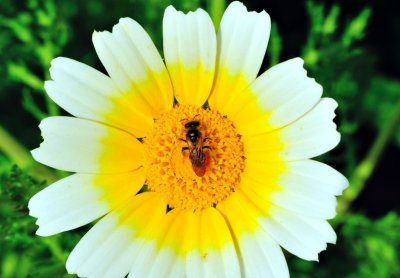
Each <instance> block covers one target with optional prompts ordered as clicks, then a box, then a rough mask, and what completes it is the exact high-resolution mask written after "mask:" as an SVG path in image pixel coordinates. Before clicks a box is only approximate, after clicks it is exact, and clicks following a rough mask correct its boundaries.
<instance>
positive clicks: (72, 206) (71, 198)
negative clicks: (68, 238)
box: [28, 175, 109, 236]
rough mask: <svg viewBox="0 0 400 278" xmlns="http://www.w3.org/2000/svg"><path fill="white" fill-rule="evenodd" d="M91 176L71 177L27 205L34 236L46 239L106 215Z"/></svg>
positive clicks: (99, 189)
mask: <svg viewBox="0 0 400 278" xmlns="http://www.w3.org/2000/svg"><path fill="white" fill-rule="evenodd" d="M91 180H92V176H91V175H72V176H69V177H67V178H64V179H62V180H60V181H58V182H56V183H54V184H52V185H50V186H49V187H47V188H45V189H43V190H42V191H40V192H39V193H38V194H36V195H35V196H33V197H32V199H31V200H30V201H29V205H28V207H29V214H30V215H32V216H35V217H37V218H38V221H37V222H36V223H37V224H38V225H39V226H40V227H39V230H38V231H37V232H36V233H37V234H38V235H41V236H49V235H53V234H56V233H59V232H63V231H67V230H71V229H74V228H77V227H80V226H83V225H85V224H87V223H89V222H91V221H93V220H95V219H97V218H99V217H101V216H102V215H104V214H105V213H107V211H108V210H109V206H108V204H107V202H104V201H100V200H99V197H100V196H101V195H102V190H101V188H96V187H94V186H92V185H91Z"/></svg>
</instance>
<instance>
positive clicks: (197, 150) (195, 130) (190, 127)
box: [182, 120, 211, 177]
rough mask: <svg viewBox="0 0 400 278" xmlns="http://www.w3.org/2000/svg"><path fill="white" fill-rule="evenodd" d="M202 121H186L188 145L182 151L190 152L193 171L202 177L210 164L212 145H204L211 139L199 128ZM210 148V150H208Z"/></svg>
mask: <svg viewBox="0 0 400 278" xmlns="http://www.w3.org/2000/svg"><path fill="white" fill-rule="evenodd" d="M199 127H200V121H195V120H193V121H189V122H187V123H185V129H186V140H183V139H182V140H183V141H185V142H186V143H187V145H188V146H187V147H183V148H182V152H186V151H188V152H189V159H190V162H191V163H192V167H193V171H194V172H195V173H196V175H197V176H199V177H202V176H204V174H205V173H206V168H207V167H208V165H209V164H210V160H211V159H210V152H209V151H210V150H211V147H210V146H207V145H204V143H205V142H206V141H207V140H208V139H209V138H208V137H205V138H203V134H202V132H201V131H200V130H199ZM206 150H208V151H206Z"/></svg>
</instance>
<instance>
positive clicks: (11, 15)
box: [0, 0, 400, 278]
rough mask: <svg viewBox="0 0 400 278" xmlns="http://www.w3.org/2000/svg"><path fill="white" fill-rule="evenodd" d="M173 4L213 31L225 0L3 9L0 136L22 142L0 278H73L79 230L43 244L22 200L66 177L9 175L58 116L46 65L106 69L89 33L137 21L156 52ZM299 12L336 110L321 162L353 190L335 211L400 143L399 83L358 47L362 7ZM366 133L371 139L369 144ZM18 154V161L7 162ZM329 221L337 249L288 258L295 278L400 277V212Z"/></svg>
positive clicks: (48, 2)
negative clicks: (208, 22) (57, 61)
mask: <svg viewBox="0 0 400 278" xmlns="http://www.w3.org/2000/svg"><path fill="white" fill-rule="evenodd" d="M170 4H173V5H174V6H175V7H176V8H177V9H179V10H183V11H189V10H195V9H196V8H197V7H199V6H201V7H203V8H206V9H208V11H209V12H210V14H211V16H212V18H213V21H214V24H215V25H216V26H217V25H218V22H219V18H220V17H221V15H222V11H223V9H224V6H225V1H223V0H209V1H200V0H164V1H156V0H118V1H98V0H87V1H78V0H69V1H61V0H41V1H39V0H27V1H13V0H2V1H1V2H0V12H1V13H0V28H1V30H2V32H0V61H1V64H2V67H0V78H1V80H2V82H1V83H0V101H1V107H0V111H1V112H2V113H0V131H2V130H3V128H2V127H4V128H5V129H4V130H8V131H9V133H10V134H14V135H15V137H16V138H18V140H15V142H14V146H16V147H15V148H14V147H10V145H9V144H8V145H5V144H4V142H5V140H3V141H2V140H1V138H0V225H1V226H0V247H1V252H0V266H1V270H0V277H2V278H3V277H4V278H8V277H68V275H66V271H65V260H66V258H67V256H68V254H69V252H70V250H72V248H73V246H74V245H75V244H76V242H77V241H78V240H79V238H81V236H82V234H83V233H84V230H86V228H83V229H82V230H80V229H78V230H75V231H71V232H68V233H64V234H62V235H60V236H53V237H48V238H41V237H38V236H35V230H36V226H35V224H34V221H35V220H34V218H32V217H30V216H28V210H27V203H28V200H29V198H30V197H31V196H32V195H33V194H34V193H36V192H38V191H39V190H40V189H41V188H43V187H44V186H45V183H44V182H41V180H44V179H47V180H49V181H51V180H53V179H54V178H53V177H54V176H62V175H60V173H58V172H51V173H45V171H44V170H43V169H38V168H37V167H36V168H35V165H33V166H32V165H31V163H30V162H29V163H20V161H18V164H19V167H21V169H20V168H18V167H16V166H13V167H12V165H13V164H15V163H16V162H17V160H18V159H17V158H16V157H19V158H20V159H22V160H24V159H25V157H26V156H27V155H28V156H29V153H28V151H27V150H28V149H30V148H32V146H37V144H38V143H39V141H40V138H39V137H40V136H39V130H38V128H37V124H38V122H39V120H40V119H43V118H44V117H47V116H49V115H58V114H60V113H63V111H59V108H58V107H57V106H56V105H55V104H54V103H53V102H52V101H51V100H50V99H49V98H48V97H47V96H46V94H45V91H44V88H43V81H44V80H46V79H49V67H50V61H51V60H52V59H53V58H54V57H56V56H60V55H62V56H67V57H71V58H74V59H76V60H79V61H82V62H84V63H87V64H89V65H92V66H94V67H96V68H99V69H100V70H103V68H102V66H101V64H100V63H99V60H98V58H97V57H96V54H95V51H94V49H93V46H92V44H91V33H92V32H93V29H94V28H96V30H111V28H112V26H113V25H114V24H116V23H117V22H118V19H119V18H121V17H124V16H129V17H132V18H134V19H135V20H137V21H138V22H139V23H140V24H142V25H143V26H144V28H145V29H146V30H147V31H148V32H149V34H150V36H151V37H152V38H153V40H154V42H155V44H156V45H157V47H158V49H160V51H161V52H162V37H161V33H162V24H161V22H162V16H163V11H164V9H165V7H166V6H168V5H170ZM305 7H306V11H307V14H308V18H309V28H308V34H307V36H306V41H305V43H304V46H303V47H302V48H301V51H300V52H299V53H292V54H293V56H292V57H294V56H301V57H303V59H304V60H305V64H306V65H305V67H306V69H307V70H308V71H309V76H313V77H315V78H316V79H317V81H318V82H319V83H321V84H322V85H323V87H324V96H330V97H333V98H335V99H336V100H337V101H338V103H339V107H338V111H337V114H338V118H337V122H338V124H339V131H340V132H341V134H342V143H341V145H340V147H339V148H338V149H336V150H335V151H334V152H331V153H329V154H328V155H324V156H322V157H321V160H325V161H329V163H330V164H333V165H334V166H335V167H336V168H338V169H339V170H340V171H341V172H343V173H344V174H345V175H346V176H347V177H349V178H350V180H351V181H352V184H354V186H352V187H350V189H349V190H347V191H346V192H345V196H344V197H343V198H342V201H341V202H342V203H346V202H347V203H351V201H352V200H353V199H354V198H356V197H357V196H358V194H359V193H360V192H361V190H362V189H363V186H364V184H365V182H366V180H367V179H368V177H369V176H370V175H371V173H372V171H373V169H374V167H375V165H376V163H377V160H378V158H379V155H380V153H381V152H382V150H383V148H384V147H385V145H387V144H388V142H390V140H392V138H394V139H395V140H394V142H395V144H396V146H397V147H399V146H400V127H399V125H398V121H399V119H398V118H399V114H400V113H399V104H400V100H399V92H400V82H399V80H395V79H389V78H388V77H386V76H385V75H383V74H382V73H380V72H378V71H377V70H376V67H375V60H376V59H377V57H376V56H375V53H373V52H371V51H370V50H368V48H366V47H365V44H363V39H364V37H365V35H366V34H367V32H368V22H369V19H370V17H371V15H372V13H373V11H372V10H371V8H369V7H365V8H363V9H361V10H359V11H358V14H356V15H355V16H352V17H349V16H347V15H345V14H344V13H343V11H342V7H341V6H340V5H338V4H333V5H330V6H329V7H328V6H327V5H325V4H321V2H316V1H307V2H306V3H305ZM282 12H284V11H282ZM272 19H273V18H272ZM284 36H285V34H281V30H280V29H279V25H278V24H277V23H276V22H273V23H272V29H271V38H270V40H269V47H268V51H267V55H268V61H269V65H270V66H272V65H275V64H277V63H279V62H280V61H281V60H282V57H281V55H282V53H284V51H283V50H285V47H288V46H286V45H284V44H283V43H282V42H283V41H284V40H283V38H284ZM26 122H28V123H29V124H26V125H25V123H26ZM22 123H24V125H21V124H22ZM365 130H367V131H368V132H369V133H368V134H369V136H368V138H364V134H365V133H364V131H365ZM393 133H394V134H395V136H392V135H393ZM371 134H372V136H371ZM375 137H376V138H375ZM2 138H4V137H2ZM8 138H12V137H11V136H9V137H8ZM359 138H361V139H362V140H360V139H359ZM18 141H20V142H18ZM2 144H4V145H2ZM7 148H9V149H7ZM14 149H18V150H19V153H23V155H19V156H18V155H16V156H13V155H11V153H13V150H14ZM14 153H15V152H14ZM10 169H11V170H10ZM33 169H36V171H33ZM39 170H40V171H39ZM47 170H48V171H52V170H49V169H47ZM26 173H29V174H30V175H33V176H34V179H33V178H31V177H29V176H28V175H27V174H26ZM38 181H39V182H38ZM353 188H354V189H353ZM347 192H350V193H347ZM346 209H347V207H345V209H344V210H343V212H344V211H346ZM333 224H334V225H335V226H336V229H337V231H338V244H337V245H335V246H330V247H329V248H328V252H326V253H323V254H322V257H321V263H320V264H316V263H312V262H306V261H303V260H299V259H296V258H295V257H293V256H290V255H289V256H288V257H289V264H290V265H289V267H290V271H291V275H292V277H351V278H352V277H383V278H385V277H388V278H389V277H400V270H399V265H400V260H399V254H398V250H400V236H399V233H398V231H399V230H400V218H399V216H398V215H397V214H395V213H390V214H388V215H386V216H385V217H383V218H381V219H377V220H371V219H369V218H367V217H366V216H363V215H362V214H343V215H340V217H338V218H337V219H336V220H335V222H334V223H333Z"/></svg>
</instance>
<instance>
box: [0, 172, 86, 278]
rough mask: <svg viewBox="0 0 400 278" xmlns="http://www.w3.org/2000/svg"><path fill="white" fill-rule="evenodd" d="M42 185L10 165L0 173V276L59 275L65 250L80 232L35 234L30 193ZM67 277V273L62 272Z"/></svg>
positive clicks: (71, 246) (61, 270)
mask: <svg viewBox="0 0 400 278" xmlns="http://www.w3.org/2000/svg"><path fill="white" fill-rule="evenodd" d="M44 186H45V183H44V182H37V181H35V180H34V179H32V178H31V177H29V176H27V175H26V174H25V173H23V172H22V171H21V169H19V168H18V167H16V166H14V167H13V168H12V169H11V171H10V172H9V173H7V174H6V173H3V174H2V175H1V176H0V204H1V206H0V220H1V222H0V246H1V250H2V252H0V267H1V268H0V269H1V271H0V277H2V278H23V277H43V278H45V277H49V278H50V277H63V274H64V273H66V272H65V261H66V259H67V257H68V253H69V252H70V250H72V248H73V246H74V245H75V244H76V243H77V242H78V239H79V238H80V237H81V236H82V235H79V232H78V231H75V232H72V233H69V234H65V235H62V236H52V237H47V238H43V237H38V236H36V235H35V231H36V228H37V227H36V225H35V219H34V218H33V217H31V216H29V215H28V201H29V199H30V197H31V196H32V195H33V194H34V193H35V192H37V191H39V190H40V189H41V188H43V187H44ZM65 277H67V275H65Z"/></svg>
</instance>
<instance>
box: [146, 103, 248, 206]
mask: <svg viewBox="0 0 400 278" xmlns="http://www.w3.org/2000/svg"><path fill="white" fill-rule="evenodd" d="M189 121H199V123H200V126H199V127H198V128H197V129H198V130H199V131H200V132H201V134H202V139H203V140H201V142H200V144H202V146H203V147H205V148H202V149H201V151H203V152H204V154H205V155H206V157H207V163H205V164H204V166H203V167H204V168H205V174H204V175H203V176H201V177H200V176H198V175H197V174H196V173H195V171H194V169H193V166H192V162H191V160H190V159H189V154H188V153H189V151H188V150H185V148H188V147H190V145H189V144H188V143H187V142H186V133H187V131H188V130H187V129H186V128H185V124H186V123H188V122H189ZM205 138H207V139H205ZM204 139H205V140H204ZM143 143H144V145H145V149H146V154H147V165H146V167H145V168H146V184H147V186H148V188H149V190H150V191H154V192H158V193H160V194H161V195H162V196H163V198H165V201H166V202H167V203H168V206H169V208H171V209H172V208H179V209H184V210H192V211H194V210H199V209H205V208H208V207H212V206H216V205H217V204H218V203H219V202H221V201H223V200H225V199H226V198H227V197H228V196H229V195H230V194H232V192H234V191H235V188H236V187H237V186H238V184H239V182H240V176H241V174H242V172H243V169H244V151H243V143H242V142H241V140H240V135H239V134H238V133H237V132H236V130H235V127H234V126H233V124H232V122H231V121H230V120H228V119H227V118H225V117H224V116H222V115H221V114H220V113H219V112H217V111H214V110H209V109H203V108H196V107H194V106H190V105H176V106H175V107H174V108H173V109H171V110H170V111H168V112H166V113H164V114H163V115H161V116H160V117H159V118H158V119H156V121H155V127H154V129H153V131H152V132H151V134H149V135H148V136H147V137H146V138H144V140H143Z"/></svg>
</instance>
